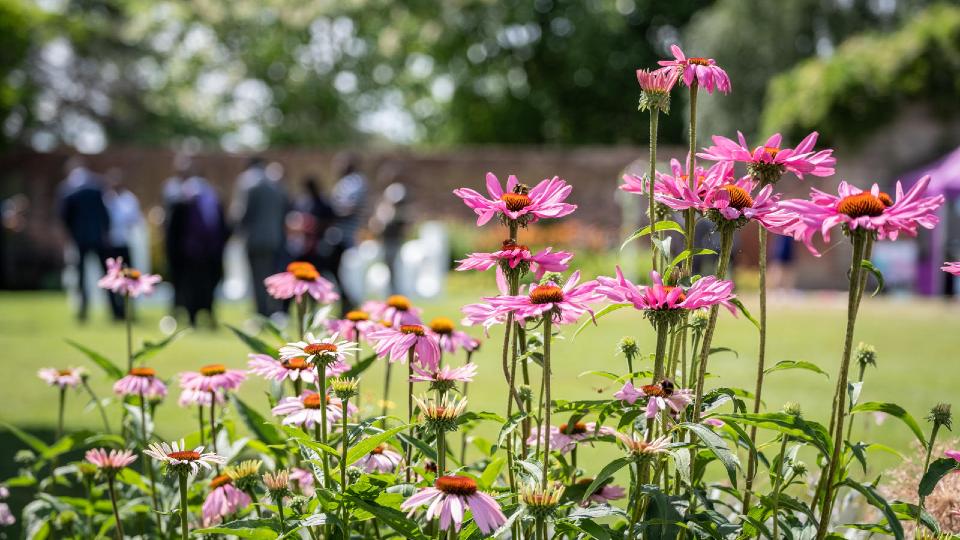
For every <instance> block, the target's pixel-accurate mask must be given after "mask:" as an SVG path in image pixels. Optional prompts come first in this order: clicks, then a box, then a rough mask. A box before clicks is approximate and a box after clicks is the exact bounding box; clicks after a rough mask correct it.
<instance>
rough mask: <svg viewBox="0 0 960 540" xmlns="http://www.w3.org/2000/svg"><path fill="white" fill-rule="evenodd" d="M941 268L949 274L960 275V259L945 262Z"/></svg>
mask: <svg viewBox="0 0 960 540" xmlns="http://www.w3.org/2000/svg"><path fill="white" fill-rule="evenodd" d="M940 269H941V270H943V271H944V272H946V273H948V274H953V275H955V276H960V261H958V262H945V263H943V266H941V267H940Z"/></svg>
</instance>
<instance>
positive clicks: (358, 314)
mask: <svg viewBox="0 0 960 540" xmlns="http://www.w3.org/2000/svg"><path fill="white" fill-rule="evenodd" d="M347 320H348V321H353V322H359V321H369V320H370V315H367V312H365V311H350V312H348V313H347Z"/></svg>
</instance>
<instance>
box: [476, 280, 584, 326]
mask: <svg viewBox="0 0 960 540" xmlns="http://www.w3.org/2000/svg"><path fill="white" fill-rule="evenodd" d="M596 288H597V282H596V281H587V282H585V283H582V284H581V283H580V271H576V272H574V273H573V275H571V276H570V278H569V279H568V280H567V282H566V283H565V284H564V285H563V286H562V287H561V286H560V285H557V284H555V283H553V282H547V283H541V284H539V285H535V286H533V287H532V288H531V289H530V293H529V294H526V295H517V296H509V295H506V296H497V297H492V298H484V300H485V301H486V302H487V303H489V304H490V305H491V306H493V307H494V308H496V310H497V311H499V312H501V313H503V314H506V313H509V312H513V313H514V315H515V317H516V318H518V319H523V320H527V319H533V318H536V317H540V316H544V315H547V314H549V315H550V316H551V317H552V318H553V320H554V321H555V322H557V323H559V324H570V323H572V322H575V321H576V320H577V319H578V318H579V317H580V316H581V315H583V314H584V313H590V315H591V316H592V315H593V310H592V309H591V307H590V304H592V303H595V302H598V301H599V300H600V299H601V298H602V296H601V295H599V294H597V293H596V292H595V289H596Z"/></svg>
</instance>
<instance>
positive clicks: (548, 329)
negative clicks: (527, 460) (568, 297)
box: [541, 313, 553, 491]
mask: <svg viewBox="0 0 960 540" xmlns="http://www.w3.org/2000/svg"><path fill="white" fill-rule="evenodd" d="M552 326H553V314H551V313H547V314H545V315H544V317H543V392H544V396H543V401H544V411H543V423H544V429H543V431H542V433H545V434H546V435H544V436H543V437H542V439H543V479H542V485H541V487H542V488H543V490H544V491H546V490H547V478H548V471H549V469H550V466H549V465H550V410H551V409H552V408H553V406H552V405H551V403H552V402H551V401H550V342H551V341H552V340H553V336H552V333H553V328H552Z"/></svg>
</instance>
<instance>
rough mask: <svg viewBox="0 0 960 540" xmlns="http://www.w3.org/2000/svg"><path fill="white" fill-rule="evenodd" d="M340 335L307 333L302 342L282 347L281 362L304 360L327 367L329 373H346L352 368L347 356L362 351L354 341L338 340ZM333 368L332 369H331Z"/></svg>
mask: <svg viewBox="0 0 960 540" xmlns="http://www.w3.org/2000/svg"><path fill="white" fill-rule="evenodd" d="M338 337H339V335H338V334H334V335H332V336H329V337H324V338H320V337H316V336H314V335H313V334H312V333H310V332H307V333H306V334H304V336H303V340H302V341H296V342H293V343H287V344H286V345H284V346H283V347H280V351H279V353H280V361H281V362H286V361H291V360H293V359H295V358H300V359H303V361H305V362H306V363H308V364H313V365H317V366H327V372H328V373H329V372H331V371H334V372H337V374H340V373H346V372H347V371H349V370H350V366H349V365H348V364H347V363H346V358H347V355H348V354H350V353H353V352H355V351H358V350H360V349H359V347H357V346H356V344H355V343H354V342H353V341H347V340H338V339H337V338H338ZM331 368H332V369H331Z"/></svg>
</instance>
